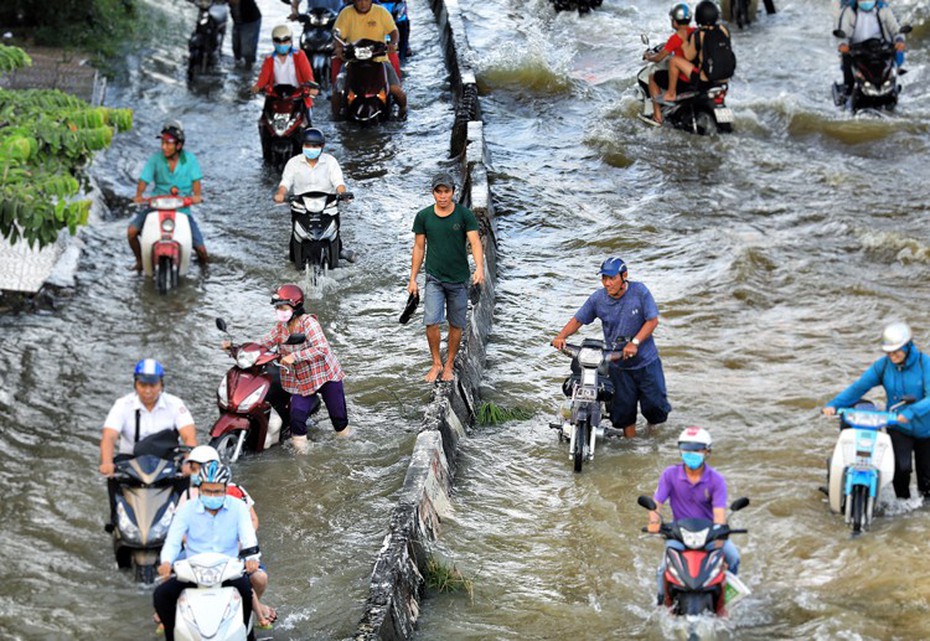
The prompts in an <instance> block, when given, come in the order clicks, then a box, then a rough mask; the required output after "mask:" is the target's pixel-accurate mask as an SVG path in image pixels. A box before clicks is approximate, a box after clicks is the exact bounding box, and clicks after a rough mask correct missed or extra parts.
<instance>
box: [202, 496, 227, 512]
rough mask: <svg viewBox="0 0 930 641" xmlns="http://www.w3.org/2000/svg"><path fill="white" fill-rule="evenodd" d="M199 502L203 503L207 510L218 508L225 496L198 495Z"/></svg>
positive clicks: (221, 505)
mask: <svg viewBox="0 0 930 641" xmlns="http://www.w3.org/2000/svg"><path fill="white" fill-rule="evenodd" d="M199 498H200V502H201V503H203V506H204V507H205V508H207V509H208V510H218V509H220V508H221V507H223V503H225V502H226V497H225V496H204V495H203V494H201V495H200V497H199Z"/></svg>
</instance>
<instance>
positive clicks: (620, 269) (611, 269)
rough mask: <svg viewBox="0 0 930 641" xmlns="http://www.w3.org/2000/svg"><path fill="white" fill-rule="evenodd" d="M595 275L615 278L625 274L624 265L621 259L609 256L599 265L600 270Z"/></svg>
mask: <svg viewBox="0 0 930 641" xmlns="http://www.w3.org/2000/svg"><path fill="white" fill-rule="evenodd" d="M597 273H598V274H600V275H601V276H616V275H617V274H625V273H626V263H624V262H623V259H621V258H617V257H616V256H611V257H610V258H608V259H607V260H605V261H604V262H603V263H601V269H600V271H599V272H597Z"/></svg>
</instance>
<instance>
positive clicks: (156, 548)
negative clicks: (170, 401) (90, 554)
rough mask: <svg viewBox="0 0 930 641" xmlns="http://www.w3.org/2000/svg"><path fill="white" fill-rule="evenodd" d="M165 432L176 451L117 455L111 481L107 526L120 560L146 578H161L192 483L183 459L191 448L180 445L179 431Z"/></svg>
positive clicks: (149, 580) (142, 580)
mask: <svg viewBox="0 0 930 641" xmlns="http://www.w3.org/2000/svg"><path fill="white" fill-rule="evenodd" d="M158 436H159V437H160V436H162V434H159V435H158ZM164 436H165V437H166V438H167V439H168V440H169V441H173V444H174V446H175V447H173V448H172V450H171V453H170V454H161V455H159V454H136V455H135V456H125V455H123V456H117V457H116V459H115V460H114V466H115V472H114V475H113V478H112V479H110V480H109V483H111V488H112V489H111V491H112V493H113V500H114V504H113V506H111V507H112V508H113V520H112V522H111V523H109V524H108V525H107V527H106V529H107V531H108V532H110V533H111V534H112V535H113V552H114V554H115V555H116V564H117V566H118V567H119V568H120V569H132V570H133V572H134V575H135V579H136V581H139V582H140V583H153V582H154V581H155V577H156V575H157V568H158V557H159V554H160V553H161V548H162V546H163V545H164V543H165V537H166V536H167V535H168V526H170V525H171V520H172V519H173V518H174V513H175V510H176V508H177V506H178V502H179V500H180V498H181V493H182V492H183V491H184V489H185V488H186V486H187V482H188V479H187V477H185V476H184V475H183V474H182V473H181V464H182V457H183V454H184V453H186V452H187V451H189V450H190V448H189V447H176V445H177V432H175V431H173V430H165V434H164ZM141 443H142V441H140V444H141Z"/></svg>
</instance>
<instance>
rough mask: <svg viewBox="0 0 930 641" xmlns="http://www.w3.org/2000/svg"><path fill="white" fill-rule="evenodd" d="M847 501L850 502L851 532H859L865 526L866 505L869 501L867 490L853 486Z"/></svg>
mask: <svg viewBox="0 0 930 641" xmlns="http://www.w3.org/2000/svg"><path fill="white" fill-rule="evenodd" d="M849 500H850V501H852V528H853V532H861V531H862V529H863V526H864V525H865V524H866V518H867V516H866V504H867V503H868V501H869V488H867V487H866V486H864V485H857V486H855V487H854V488H853V491H852V496H850V498H849Z"/></svg>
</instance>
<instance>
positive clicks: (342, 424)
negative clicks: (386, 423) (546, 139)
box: [224, 284, 351, 453]
mask: <svg viewBox="0 0 930 641" xmlns="http://www.w3.org/2000/svg"><path fill="white" fill-rule="evenodd" d="M271 304H272V305H273V306H274V308H275V317H276V318H277V323H275V326H274V328H273V329H272V330H271V332H269V333H268V334H267V335H265V336H264V337H263V338H262V339H261V340H260V341H259V343H261V344H262V345H263V346H265V347H271V346H273V345H278V350H279V351H280V353H281V354H283V356H282V357H281V360H280V363H281V365H282V367H281V386H282V387H283V388H284V391H286V392H288V393H289V394H290V395H291V407H290V422H291V443H293V445H294V449H296V450H297V451H298V452H301V453H302V452H306V451H307V447H308V445H307V419H308V418H309V417H310V415H311V414H312V413H313V411H314V410H315V409H316V407H317V405H318V404H319V402H320V399H319V397H320V396H322V397H323V402H324V403H325V404H326V411H327V412H328V413H329V418H330V420H331V421H332V423H333V429H334V430H335V431H336V434H337V435H338V436H348V435H349V434H350V433H351V430H350V429H349V417H348V413H347V411H346V395H345V390H344V388H343V386H342V379H344V378H345V373H344V372H343V371H342V367H341V366H340V365H339V361H338V360H337V359H336V356H335V354H333V352H332V349H331V348H330V346H329V341H327V340H326V335H325V334H323V328H322V327H320V323H319V321H317V319H316V316H314V315H313V314H308V313H307V312H306V311H305V310H304V292H303V290H302V289H300V287H298V286H297V285H294V284H286V285H281V286H280V287H278V288H277V289H276V290H275V292H274V294H273V295H272V297H271ZM297 333H302V334H304V335H305V336H306V339H305V341H304V342H303V343H302V344H300V345H287V344H286V341H287V339H288V337H289V336H290V335H291V334H297ZM224 345H225V343H224ZM318 394H319V396H318Z"/></svg>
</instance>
